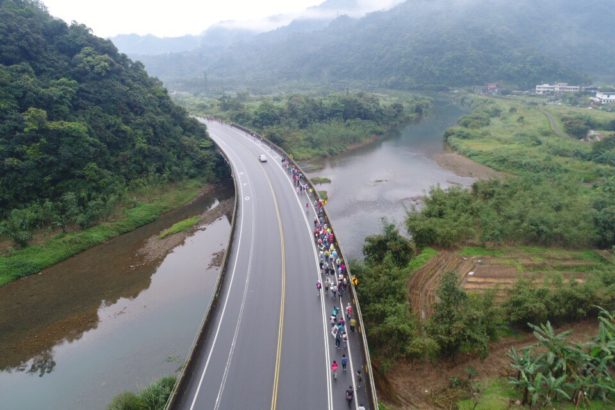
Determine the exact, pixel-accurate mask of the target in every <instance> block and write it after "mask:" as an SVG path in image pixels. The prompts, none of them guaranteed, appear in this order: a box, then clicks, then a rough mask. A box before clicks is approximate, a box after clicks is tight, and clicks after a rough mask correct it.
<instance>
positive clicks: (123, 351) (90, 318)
mask: <svg viewBox="0 0 615 410" xmlns="http://www.w3.org/2000/svg"><path fill="white" fill-rule="evenodd" d="M199 188H203V187H202V186H199ZM208 192H209V191H208ZM228 203H230V204H231V206H230V211H231V212H232V203H233V188H232V184H223V185H216V186H214V187H213V189H212V190H211V192H210V193H208V194H207V193H206V194H204V195H198V196H197V197H196V198H195V199H194V200H193V201H191V202H189V203H188V204H187V205H185V206H181V207H179V208H174V209H172V210H171V211H169V212H166V213H164V214H162V215H161V216H160V217H159V218H157V219H156V220H155V221H154V222H152V223H149V224H146V225H144V226H142V227H139V228H137V229H135V230H132V231H130V232H127V233H125V234H122V235H119V236H117V237H115V238H112V239H110V240H107V241H105V242H104V243H102V244H99V245H97V246H95V247H92V248H90V249H87V250H85V251H83V252H81V253H79V254H78V255H75V256H73V257H71V258H68V259H66V260H65V261H62V262H60V263H58V264H56V265H54V266H52V267H50V268H47V269H45V270H43V271H42V274H39V275H31V276H29V277H26V278H23V279H22V280H18V281H13V282H11V283H9V284H6V285H5V286H2V287H0V312H3V314H2V315H0V347H1V348H2V355H0V396H2V397H3V403H4V406H5V407H7V408H88V409H100V410H103V409H105V408H106V406H107V405H108V403H109V402H110V401H111V399H112V398H113V397H114V396H115V395H117V394H118V393H120V392H122V391H125V390H127V389H128V390H131V391H137V390H140V389H142V388H143V387H144V386H146V385H148V384H150V383H151V382H152V381H154V380H157V379H159V378H160V377H162V376H166V375H170V374H174V373H175V372H176V371H177V369H178V368H179V367H180V366H181V363H182V361H183V358H184V357H185V356H186V354H187V353H188V352H189V349H190V347H191V344H192V341H193V339H194V334H195V332H196V331H197V330H198V327H199V325H200V323H201V321H202V318H203V314H204V312H205V311H206V309H207V307H208V306H209V303H210V301H211V298H212V297H213V295H214V293H215V289H216V287H215V286H216V283H217V278H218V276H219V272H220V259H221V255H223V254H224V250H225V248H226V246H227V244H228V238H229V235H230V231H231V226H230V220H231V212H228V211H229V207H228V206H226V205H225V204H228ZM193 216H198V217H199V222H198V223H197V224H196V225H195V227H194V229H193V232H190V231H184V232H181V233H177V234H174V235H170V236H168V237H167V238H165V240H164V241H162V242H163V243H160V242H158V241H157V240H158V238H159V236H160V234H161V232H163V231H165V230H166V229H168V228H169V227H171V226H173V225H174V224H176V223H177V222H178V221H182V220H185V219H187V218H191V217H193ZM150 240H156V244H157V246H156V247H155V249H152V247H151V245H150V246H148V243H151V242H150ZM92 369H94V371H93V370H92ZM57 392H64V393H65V394H57Z"/></svg>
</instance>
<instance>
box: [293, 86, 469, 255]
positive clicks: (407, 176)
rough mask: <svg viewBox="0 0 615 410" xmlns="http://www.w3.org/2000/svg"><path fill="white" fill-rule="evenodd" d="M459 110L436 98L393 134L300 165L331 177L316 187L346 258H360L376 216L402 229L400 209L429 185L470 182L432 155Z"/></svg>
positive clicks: (378, 226) (377, 228)
mask: <svg viewBox="0 0 615 410" xmlns="http://www.w3.org/2000/svg"><path fill="white" fill-rule="evenodd" d="M464 113H465V111H463V110H462V109H461V108H460V107H459V106H457V105H455V104H452V103H450V102H447V101H446V100H444V99H442V97H441V96H439V97H438V98H437V99H436V100H435V101H434V104H433V109H432V111H431V112H430V113H429V115H428V116H426V117H425V118H423V119H422V120H421V121H420V122H419V123H416V124H410V125H408V126H406V127H405V128H403V129H402V130H401V131H400V132H398V133H397V134H395V135H394V136H391V137H388V138H385V139H382V140H380V141H378V142H376V143H373V144H370V145H368V146H365V147H362V148H360V149H357V150H354V151H351V152H348V153H346V154H343V155H340V156H337V157H334V158H329V159H326V160H324V161H322V162H312V163H307V164H302V165H304V166H306V169H310V170H313V171H311V172H309V173H308V175H309V176H310V177H314V176H322V177H327V178H329V179H331V183H330V184H322V185H318V186H317V188H318V189H319V190H325V191H327V195H328V197H329V202H328V204H327V212H328V213H329V216H330V217H331V220H332V223H333V225H334V228H335V232H336V234H337V236H338V238H339V239H340V243H341V244H342V246H343V250H344V252H345V255H346V256H347V257H349V258H351V259H352V258H362V251H361V249H362V246H363V240H364V238H365V237H366V236H368V235H371V234H374V233H379V232H381V231H382V218H386V219H387V220H388V221H389V222H393V223H395V224H396V225H397V226H399V227H400V229H401V230H402V231H403V232H405V228H404V227H403V222H404V219H405V216H406V212H407V211H408V210H410V209H412V206H413V205H419V201H418V200H419V198H420V197H421V196H424V195H425V194H426V193H428V192H429V189H430V187H432V186H434V185H440V186H441V187H443V188H444V187H448V186H451V185H463V186H467V185H471V184H472V183H473V182H474V179H473V178H468V177H460V176H457V175H456V174H454V173H453V172H452V171H449V170H446V169H443V168H442V167H441V166H439V165H438V164H437V163H436V162H435V160H434V159H433V158H434V156H435V155H437V154H439V153H441V152H443V151H444V149H445V145H444V141H443V134H444V131H445V130H446V129H447V128H448V127H450V126H452V125H454V124H455V123H456V121H457V119H458V118H459V117H460V116H462V115H463V114H464Z"/></svg>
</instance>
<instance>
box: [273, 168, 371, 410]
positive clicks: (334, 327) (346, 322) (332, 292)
mask: <svg viewBox="0 0 615 410" xmlns="http://www.w3.org/2000/svg"><path fill="white" fill-rule="evenodd" d="M282 163H283V165H284V167H285V169H286V171H287V172H288V174H289V175H290V178H291V180H292V182H293V185H294V187H295V190H296V191H297V193H298V194H303V193H305V194H306V198H307V199H306V204H305V206H306V210H308V211H309V207H310V201H312V204H313V206H314V210H315V211H316V216H315V218H314V226H313V235H314V241H315V244H316V247H317V249H318V264H319V267H320V272H319V278H320V279H319V280H318V281H317V283H316V291H317V294H318V295H321V293H322V294H323V295H327V296H329V297H330V298H331V301H332V304H333V308H332V310H331V313H330V316H329V326H330V334H331V337H332V338H333V340H334V341H335V348H336V350H335V352H336V353H335V358H333V360H332V362H331V374H332V377H333V379H334V380H337V373H338V369H339V367H340V366H341V368H342V373H343V374H344V375H345V374H346V373H347V368H348V366H349V358H348V356H347V353H348V342H349V341H348V337H349V333H350V334H352V333H354V332H355V331H356V328H357V320H356V319H355V317H354V315H353V313H354V312H353V307H352V304H351V303H350V302H347V303H346V306H344V299H345V295H349V294H350V278H349V276H348V270H347V268H346V264H345V262H344V260H343V259H342V257H341V255H340V254H339V251H338V249H337V248H336V246H335V245H336V242H335V234H334V232H333V230H332V229H331V227H330V226H329V225H328V224H327V219H326V217H325V213H324V203H323V201H322V199H320V198H319V197H318V196H317V195H314V196H311V195H310V194H311V193H312V189H311V188H310V186H309V184H308V183H307V181H306V180H305V177H304V175H303V173H302V172H301V171H300V170H299V169H298V168H297V167H296V166H295V165H293V164H292V163H291V162H290V161H286V160H285V159H282ZM310 198H314V199H310ZM347 300H350V296H349V297H348V299H347ZM355 379H356V381H357V388H359V387H360V386H361V382H362V380H363V378H362V374H361V370H360V369H358V370H357V372H356V375H355ZM354 392H355V389H354V388H353V386H352V385H350V386H349V387H348V389H347V390H346V391H345V399H346V402H347V403H348V406H350V405H351V403H352V401H353V399H354Z"/></svg>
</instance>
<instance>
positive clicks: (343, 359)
mask: <svg viewBox="0 0 615 410" xmlns="http://www.w3.org/2000/svg"><path fill="white" fill-rule="evenodd" d="M347 365H348V358H347V357H346V353H344V354H342V370H343V371H344V373H346V366H347Z"/></svg>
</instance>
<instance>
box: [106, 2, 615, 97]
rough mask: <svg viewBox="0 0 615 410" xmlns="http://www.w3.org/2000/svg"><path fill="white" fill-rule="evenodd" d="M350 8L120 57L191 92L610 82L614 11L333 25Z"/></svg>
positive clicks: (526, 5)
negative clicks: (311, 86) (260, 29)
mask: <svg viewBox="0 0 615 410" xmlns="http://www.w3.org/2000/svg"><path fill="white" fill-rule="evenodd" d="M353 5H354V6H356V7H358V6H359V5H360V1H358V0H337V1H335V2H333V1H332V0H330V1H328V2H325V3H323V4H322V5H320V6H319V7H318V8H317V11H318V12H319V13H322V15H321V17H322V18H317V16H318V13H316V12H315V11H314V10H312V11H311V13H312V17H313V18H297V19H295V20H294V21H292V22H291V23H290V24H288V25H286V26H283V27H280V28H278V29H276V30H272V31H268V32H263V33H255V32H247V31H246V30H239V29H235V28H228V27H217V28H214V29H212V30H213V31H212V32H210V31H207V32H205V33H204V35H203V36H200V37H198V38H191V39H190V40H189V41H188V39H187V40H186V42H184V43H182V44H181V46H177V47H176V48H174V47H172V46H171V44H172V41H171V40H169V42H168V43H167V46H165V47H159V48H158V50H159V51H158V52H152V51H150V52H147V53H146V52H143V53H136V52H135V51H134V50H132V51H131V49H130V48H129V47H127V46H126V45H122V43H121V42H119V43H118V46H119V47H120V50H122V51H125V52H127V53H128V54H129V55H131V56H134V57H136V58H138V59H140V60H141V61H142V62H143V63H144V64H145V66H146V68H147V69H148V71H149V72H150V73H151V74H153V75H155V76H158V77H160V78H161V79H162V80H163V81H165V83H167V85H168V86H169V87H171V88H174V89H185V90H192V91H195V90H209V91H212V90H220V89H222V88H224V89H229V88H238V89H241V88H248V87H249V88H254V87H259V88H267V87H273V86H280V85H284V84H298V83H301V84H320V85H327V86H336V87H345V86H352V85H362V86H369V87H388V88H399V89H416V88H423V89H425V88H427V89H438V88H445V87H456V86H464V85H477V84H484V83H486V82H502V83H504V84H508V85H509V86H512V87H520V88H530V87H532V86H533V85H534V84H536V83H539V82H549V81H568V82H574V83H579V82H581V83H587V82H590V81H591V80H593V79H597V80H606V81H613V80H615V69H613V67H615V47H613V40H614V39H615V24H614V22H615V7H614V5H613V1H612V0H584V1H582V2H581V1H578V0H540V1H536V0H516V1H514V2H511V1H508V0H408V1H405V2H404V3H402V4H399V5H397V6H396V7H394V8H392V9H389V10H385V11H378V12H373V13H369V14H367V15H365V16H363V17H352V16H348V15H342V16H339V17H334V15H337V14H343V13H341V12H337V11H335V10H340V9H342V8H346V9H349V8H350V9H352V6H353ZM331 10H333V11H334V13H333V14H332V13H331ZM325 11H327V13H325ZM346 14H352V13H346ZM216 30H217V31H216ZM214 34H216V35H217V37H216V36H215V35H214ZM143 41H144V43H143V44H146V43H147V42H146V41H145V39H144V40H143ZM191 41H192V43H190V42H191ZM197 43H198V44H197ZM189 44H192V45H189ZM182 47H183V48H182ZM190 48H192V49H190ZM147 49H148V47H146V46H145V45H144V46H143V47H142V49H141V50H142V51H145V50H147ZM162 50H164V51H162ZM171 51H173V52H171ZM162 53H166V54H162ZM147 54H149V55H147ZM154 54H158V55H154Z"/></svg>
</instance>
